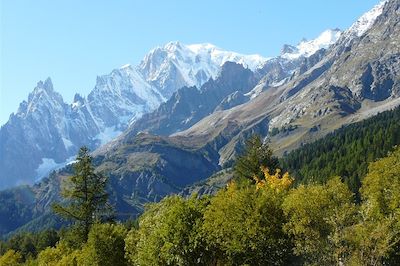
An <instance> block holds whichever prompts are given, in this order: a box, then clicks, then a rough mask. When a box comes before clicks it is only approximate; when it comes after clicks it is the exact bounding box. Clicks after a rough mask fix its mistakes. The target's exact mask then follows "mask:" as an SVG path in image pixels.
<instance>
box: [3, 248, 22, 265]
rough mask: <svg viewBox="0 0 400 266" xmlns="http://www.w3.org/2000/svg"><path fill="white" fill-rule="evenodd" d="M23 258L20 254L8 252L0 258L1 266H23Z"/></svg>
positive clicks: (12, 251)
mask: <svg viewBox="0 0 400 266" xmlns="http://www.w3.org/2000/svg"><path fill="white" fill-rule="evenodd" d="M21 262H22V256H21V254H20V253H19V252H16V251H14V250H12V249H10V250H8V251H7V252H6V253H5V254H4V255H3V256H1V257H0V266H18V265H21Z"/></svg>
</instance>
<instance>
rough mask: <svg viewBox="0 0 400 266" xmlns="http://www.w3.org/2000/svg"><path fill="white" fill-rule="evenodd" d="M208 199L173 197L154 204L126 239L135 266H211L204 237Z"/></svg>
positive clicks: (129, 256)
mask: <svg viewBox="0 0 400 266" xmlns="http://www.w3.org/2000/svg"><path fill="white" fill-rule="evenodd" d="M207 204H208V199H207V198H202V199H196V198H195V197H192V198H190V199H188V200H185V199H183V198H182V197H179V196H170V197H167V198H165V199H163V200H162V201H161V202H159V203H156V204H151V205H150V206H149V207H148V209H147V210H146V212H145V213H144V214H143V216H142V217H141V218H140V220H139V229H138V230H137V231H136V230H135V229H133V230H134V231H131V233H129V237H128V238H127V247H126V254H127V257H128V258H129V260H130V261H131V262H132V264H134V265H209V262H210V259H211V255H210V251H209V250H208V249H207V246H206V245H205V244H206V243H205V241H204V237H203V236H202V233H201V227H202V221H203V212H204V210H205V207H206V206H207Z"/></svg>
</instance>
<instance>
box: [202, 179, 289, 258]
mask: <svg viewBox="0 0 400 266" xmlns="http://www.w3.org/2000/svg"><path fill="white" fill-rule="evenodd" d="M271 179H273V180H274V176H271ZM274 181H275V180H274ZM268 182H269V181H267V182H258V183H257V186H255V185H254V186H246V187H239V186H237V185H236V183H235V182H232V183H230V184H229V185H228V187H227V189H223V190H220V191H219V192H218V193H217V195H216V196H214V197H213V198H212V199H211V203H210V205H209V206H207V209H206V211H205V213H204V224H203V230H204V235H205V238H206V240H207V242H208V245H209V246H210V249H211V250H213V251H214V256H215V262H214V263H216V264H218V265H285V264H287V263H288V262H289V260H290V259H291V258H292V256H291V254H292V253H291V249H292V247H291V244H290V241H289V238H288V237H287V236H286V235H285V233H284V232H283V230H282V226H283V224H284V223H285V216H284V214H283V211H282V208H281V204H282V201H283V198H284V195H285V194H286V190H285V189H286V188H287V186H286V185H282V186H281V185H280V184H279V185H277V184H274V185H272V184H269V183H268Z"/></svg>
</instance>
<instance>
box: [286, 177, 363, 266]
mask: <svg viewBox="0 0 400 266" xmlns="http://www.w3.org/2000/svg"><path fill="white" fill-rule="evenodd" d="M352 200H353V198H352V193H351V192H350V190H349V189H348V187H347V186H346V185H345V184H343V183H342V182H341V180H340V178H338V177H337V178H333V179H331V180H329V181H328V183H327V184H326V185H307V186H304V185H301V186H299V187H298V188H296V189H293V190H292V191H290V193H289V195H288V196H287V197H286V198H285V201H284V202H283V205H282V206H283V210H284V212H285V215H286V216H287V219H288V222H287V223H286V224H285V225H284V229H285V231H286V232H287V233H288V234H289V235H290V236H291V237H292V238H293V241H294V245H295V246H294V252H295V254H296V255H300V256H302V257H303V258H304V260H305V261H306V262H307V263H310V264H313V265H335V264H336V265H340V264H343V263H344V262H345V261H346V260H347V258H348V255H349V252H350V250H349V243H348V242H346V238H345V235H346V234H347V232H348V230H349V227H350V226H352V225H353V224H355V223H356V221H357V208H356V206H355V204H354V203H353V201H352Z"/></svg>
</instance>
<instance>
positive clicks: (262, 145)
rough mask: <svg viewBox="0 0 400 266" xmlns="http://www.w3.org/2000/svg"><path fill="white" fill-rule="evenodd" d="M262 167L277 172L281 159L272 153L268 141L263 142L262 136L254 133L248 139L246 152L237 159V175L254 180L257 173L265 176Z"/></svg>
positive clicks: (240, 177) (235, 168)
mask: <svg viewBox="0 0 400 266" xmlns="http://www.w3.org/2000/svg"><path fill="white" fill-rule="evenodd" d="M262 167H265V168H268V169H269V170H270V171H271V172H275V170H276V169H277V168H278V167H279V161H278V159H277V158H276V157H274V156H273V155H272V150H271V148H270V147H269V145H268V142H263V140H262V139H261V137H260V136H258V135H254V136H252V137H251V138H250V139H248V140H247V142H246V147H245V149H244V152H243V153H242V154H241V155H240V156H239V157H238V158H237V160H236V163H235V166H234V170H235V177H236V178H237V179H242V178H244V179H251V180H253V177H254V176H255V175H256V176H263V172H262V171H261V168H262Z"/></svg>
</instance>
